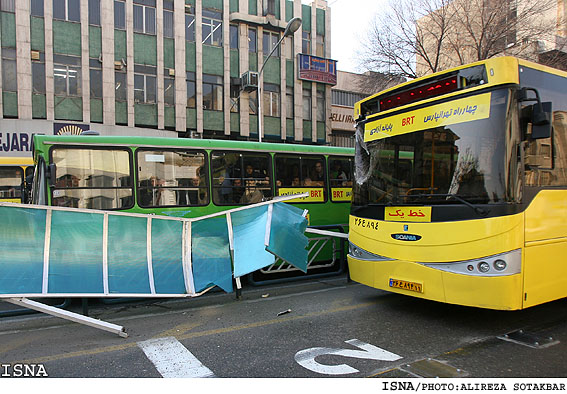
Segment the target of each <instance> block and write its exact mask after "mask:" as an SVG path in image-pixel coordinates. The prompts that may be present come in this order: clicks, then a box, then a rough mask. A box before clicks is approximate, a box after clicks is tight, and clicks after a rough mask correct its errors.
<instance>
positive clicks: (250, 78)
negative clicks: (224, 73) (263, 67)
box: [242, 71, 259, 92]
mask: <svg viewBox="0 0 567 394" xmlns="http://www.w3.org/2000/svg"><path fill="white" fill-rule="evenodd" d="M258 80H259V76H258V73H257V72H256V71H246V72H245V73H244V74H242V89H243V90H244V91H245V92H253V91H254V90H257V89H258Z"/></svg>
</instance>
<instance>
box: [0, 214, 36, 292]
mask: <svg viewBox="0 0 567 394" xmlns="http://www.w3.org/2000/svg"><path fill="white" fill-rule="evenodd" d="M45 218H46V212H45V211H44V210H40V209H29V208H19V207H18V208H15V207H0V267H2V271H1V272H0V294H22V293H41V289H42V283H43V249H44V244H45Z"/></svg>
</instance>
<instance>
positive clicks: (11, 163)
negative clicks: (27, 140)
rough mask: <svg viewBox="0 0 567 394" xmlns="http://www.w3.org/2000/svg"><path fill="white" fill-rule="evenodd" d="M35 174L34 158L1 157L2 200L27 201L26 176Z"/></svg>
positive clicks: (0, 187)
mask: <svg viewBox="0 0 567 394" xmlns="http://www.w3.org/2000/svg"><path fill="white" fill-rule="evenodd" d="M32 174H33V158H32V157H31V156H30V157H0V201H1V202H17V203H22V202H24V203H25V202H27V199H26V177H27V176H29V175H32Z"/></svg>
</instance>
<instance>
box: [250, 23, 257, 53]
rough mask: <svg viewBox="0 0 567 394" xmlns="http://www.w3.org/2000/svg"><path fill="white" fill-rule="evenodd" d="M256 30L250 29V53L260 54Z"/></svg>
mask: <svg viewBox="0 0 567 394" xmlns="http://www.w3.org/2000/svg"><path fill="white" fill-rule="evenodd" d="M257 37H258V36H257V34H256V29H251V28H248V51H250V52H258V39H257Z"/></svg>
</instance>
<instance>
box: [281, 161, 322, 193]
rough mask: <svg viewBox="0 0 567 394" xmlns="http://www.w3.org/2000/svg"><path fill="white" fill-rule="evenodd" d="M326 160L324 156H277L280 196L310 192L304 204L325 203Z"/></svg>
mask: <svg viewBox="0 0 567 394" xmlns="http://www.w3.org/2000/svg"><path fill="white" fill-rule="evenodd" d="M325 173H326V170H325V158H324V157H323V156H304V155H301V156H299V155H287V154H283V155H276V179H277V185H278V195H279V196H283V195H289V194H298V193H304V192H307V191H309V192H310V197H309V198H305V199H304V200H302V201H304V202H324V201H325V199H326V189H325V185H326V176H325Z"/></svg>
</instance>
